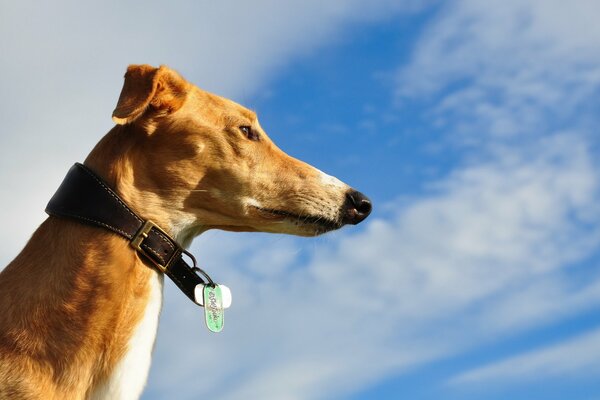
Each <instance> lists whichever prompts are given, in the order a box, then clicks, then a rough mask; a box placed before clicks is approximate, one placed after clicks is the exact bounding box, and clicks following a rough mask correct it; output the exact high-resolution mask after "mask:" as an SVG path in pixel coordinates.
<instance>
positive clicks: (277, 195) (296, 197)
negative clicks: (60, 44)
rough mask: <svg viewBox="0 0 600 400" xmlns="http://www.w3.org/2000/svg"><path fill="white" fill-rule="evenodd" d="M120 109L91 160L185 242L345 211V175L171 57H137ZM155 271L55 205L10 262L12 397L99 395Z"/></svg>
mask: <svg viewBox="0 0 600 400" xmlns="http://www.w3.org/2000/svg"><path fill="white" fill-rule="evenodd" d="M113 119H114V120H115V122H116V123H117V125H116V126H115V127H114V128H113V129H112V130H111V131H110V132H109V133H108V134H107V135H106V136H105V137H104V138H103V139H102V140H101V141H100V142H99V143H98V145H97V146H96V148H95V149H94V150H93V151H92V152H91V154H90V155H89V156H88V158H87V159H86V160H85V164H86V165H87V166H89V167H90V168H92V169H93V170H94V171H96V172H97V173H98V174H99V175H100V176H102V177H103V178H104V179H105V180H106V181H107V182H108V183H109V184H110V185H111V186H112V187H113V188H115V190H116V191H117V192H118V193H119V194H120V195H121V196H122V198H123V199H124V200H125V201H126V202H127V203H128V204H129V205H130V206H131V207H132V208H133V209H134V210H135V211H136V212H137V213H138V214H139V215H141V216H142V217H143V218H146V219H152V220H153V221H155V222H157V223H158V224H159V225H160V226H161V227H162V228H163V229H165V230H166V231H167V232H169V233H170V234H172V235H175V236H176V237H177V238H178V240H180V241H181V242H183V244H184V245H189V243H190V242H191V240H192V238H193V237H195V236H197V235H198V234H199V233H201V232H203V231H205V230H207V229H212V228H219V229H225V230H230V231H266V232H279V233H291V234H296V235H305V236H311V235H316V234H319V233H322V232H324V231H326V230H330V229H334V228H337V227H339V226H341V225H342V223H341V220H342V215H340V214H341V211H340V209H341V206H342V204H343V203H344V199H345V193H346V191H347V190H348V187H347V186H345V185H324V184H323V182H322V175H323V174H322V173H320V171H318V170H316V169H315V168H313V167H311V166H309V165H307V164H305V163H303V162H301V161H299V160H296V159H294V158H291V157H289V156H288V155H286V154H285V153H284V152H282V151H281V150H280V149H279V148H277V147H276V146H275V144H273V142H271V140H270V139H269V138H268V137H267V135H266V134H265V132H264V131H263V130H262V129H261V127H260V125H259V123H258V120H257V118H256V115H255V114H254V113H253V112H252V111H250V110H247V109H245V108H243V107H242V106H240V105H238V104H236V103H234V102H232V101H230V100H227V99H224V98H221V97H218V96H216V95H213V94H210V93H207V92H205V91H203V90H201V89H199V88H197V87H195V86H193V85H192V84H190V83H188V82H187V81H185V80H184V79H183V78H182V77H181V76H179V75H178V74H177V73H176V72H175V71H173V70H171V69H169V68H167V67H164V66H163V67H160V68H153V67H151V66H146V65H142V66H130V67H129V68H128V71H127V73H126V76H125V83H124V86H123V90H122V92H121V96H120V98H119V101H118V104H117V107H116V109H115V111H114V113H113ZM240 126H251V127H252V128H253V129H254V130H255V131H256V132H257V133H258V134H259V135H260V140H258V141H253V140H249V139H248V138H247V137H245V136H244V135H243V133H242V132H241V131H240V128H239V127H240ZM273 210H278V211H285V212H287V213H290V214H293V215H295V217H289V216H285V215H281V213H277V212H273ZM305 217H306V218H305ZM308 217H312V219H311V218H308ZM314 217H317V219H320V218H322V219H323V220H328V221H331V222H332V223H333V224H332V225H331V226H328V227H327V226H326V227H323V226H322V225H320V224H319V223H318V221H317V222H315V218H314ZM303 219H304V220H303ZM153 274H157V272H156V271H155V270H154V269H152V268H150V267H149V266H148V265H146V263H145V262H144V261H143V260H142V259H140V257H139V256H138V255H137V254H136V253H135V252H134V251H133V250H132V249H131V248H130V247H129V245H128V243H127V241H126V240H124V239H122V238H121V237H118V236H116V235H114V234H112V233H110V232H108V231H104V230H102V229H99V228H96V227H90V226H86V225H83V224H80V223H78V222H75V221H71V220H66V219H60V218H55V217H49V218H48V219H47V220H46V221H45V222H44V223H42V225H41V226H40V227H39V228H38V229H37V231H36V232H35V233H34V234H33V236H32V238H31V239H30V241H29V242H28V244H27V245H26V246H25V248H24V249H23V250H22V251H21V253H20V254H19V255H18V256H17V257H16V258H15V259H14V260H13V261H12V262H11V263H10V264H9V265H8V266H7V267H6V268H5V269H4V270H3V271H2V272H1V273H0V309H1V310H2V311H1V312H0V398H2V399H4V398H10V399H31V398H43V399H82V398H86V397H89V396H90V395H91V394H92V392H93V391H94V390H95V388H96V387H98V385H101V384H102V383H103V382H104V381H105V380H106V379H108V377H109V376H110V374H111V373H112V372H113V370H114V368H115V366H116V365H117V364H118V362H119V361H120V360H121V359H122V358H123V355H124V354H125V352H126V351H127V345H128V341H129V339H130V337H131V335H132V332H133V330H134V328H135V326H136V325H137V324H138V322H139V321H140V319H141V317H142V314H143V310H144V309H145V307H146V303H147V302H148V296H149V290H150V289H149V280H150V278H151V277H152V275H153Z"/></svg>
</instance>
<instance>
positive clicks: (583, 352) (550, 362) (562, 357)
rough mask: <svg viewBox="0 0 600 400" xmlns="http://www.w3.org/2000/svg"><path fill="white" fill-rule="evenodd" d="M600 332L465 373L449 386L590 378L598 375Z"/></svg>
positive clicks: (594, 331) (599, 367)
mask: <svg viewBox="0 0 600 400" xmlns="http://www.w3.org/2000/svg"><path fill="white" fill-rule="evenodd" d="M598 371H600V330H598V329H596V330H593V331H590V332H587V333H585V334H583V335H580V336H577V337H574V338H570V339H568V340H565V341H564V342H560V343H557V344H554V345H551V346H548V347H544V348H542V349H538V350H534V351H529V352H526V353H525V354H522V355H519V356H516V357H511V358H508V359H505V360H502V361H500V362H496V363H493V364H491V365H486V366H483V367H480V368H477V369H475V370H472V371H467V372H465V373H463V374H461V375H458V376H456V377H455V378H453V379H452V380H451V381H450V383H452V384H467V383H468V384H475V383H477V384H480V383H485V384H487V385H489V384H500V383H504V384H506V383H514V382H518V383H522V382H526V381H530V380H536V381H540V380H541V381H543V380H547V379H553V378H554V379H555V378H563V379H564V378H570V379H572V378H575V379H578V378H579V379H581V378H590V377H597V376H598V375H599V374H600V373H599V372H598Z"/></svg>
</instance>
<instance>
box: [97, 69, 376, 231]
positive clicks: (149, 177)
mask: <svg viewBox="0 0 600 400" xmlns="http://www.w3.org/2000/svg"><path fill="white" fill-rule="evenodd" d="M113 120H114V121H115V122H116V123H117V127H115V128H114V129H113V130H112V131H111V132H110V133H109V135H107V137H105V139H104V140H103V141H101V142H100V144H99V145H98V146H97V148H96V150H95V151H94V152H92V154H91V155H90V157H88V160H86V163H88V164H92V165H93V166H95V167H96V169H98V168H102V167H101V166H100V165H99V164H100V160H101V159H103V160H104V161H103V162H104V163H106V159H107V158H108V159H111V158H112V159H113V160H112V161H111V165H113V167H112V168H113V169H118V170H113V171H112V173H111V174H109V175H114V177H113V180H114V183H115V185H116V186H117V188H118V191H120V192H121V195H122V196H123V197H125V198H126V199H127V200H128V201H130V202H131V203H132V206H133V207H135V208H136V209H137V211H138V212H139V213H140V214H141V215H144V216H146V217H148V218H150V217H151V218H153V219H154V220H156V221H161V223H163V224H165V225H164V228H165V229H168V230H171V231H172V233H173V234H175V235H176V236H177V237H179V239H180V240H181V241H182V242H186V241H187V240H191V238H192V237H193V236H195V235H197V234H198V233H200V232H202V231H204V230H206V229H211V228H219V229H224V230H230V231H262V232H274V233H289V234H294V235H301V236H314V235H318V234H321V233H324V232H327V231H330V230H334V229H338V228H340V227H342V226H343V225H345V224H357V223H359V222H361V221H362V220H364V219H365V218H366V217H367V216H368V215H369V213H370V212H371V202H370V201H369V199H368V198H367V197H366V196H364V195H363V194H361V193H360V192H358V191H356V190H354V189H352V188H351V187H349V186H348V185H346V184H344V183H342V182H341V181H339V180H338V179H336V178H334V177H332V176H329V175H327V174H325V173H323V172H321V171H320V170H318V169H316V168H315V167H312V166H310V165H308V164H306V163H304V162H302V161H300V160H297V159H295V158H293V157H290V156H289V155H287V154H286V153H284V152H283V151H282V150H280V149H279V148H278V147H277V146H276V145H275V144H274V143H273V142H272V141H271V139H269V137H268V136H267V134H266V133H265V132H264V130H263V129H262V128H261V126H260V124H259V122H258V119H257V116H256V114H255V113H254V112H252V111H251V110H248V109H246V108H244V107H242V106H240V105H239V104H237V103H235V102H233V101H231V100H227V99H225V98H222V97H219V96H216V95H214V94H211V93H208V92H206V91H204V90H201V89H199V88H198V87H196V86H194V85H192V84H190V83H189V82H187V81H186V80H185V79H183V78H182V77H181V76H180V75H179V74H178V73H177V72H175V71H173V70H171V69H169V68H168V67H165V66H161V67H160V68H154V67H151V66H148V65H132V66H130V67H129V68H128V70H127V73H126V74H125V82H124V85H123V89H122V92H121V95H120V97H119V100H118V104H117V107H116V109H115V110H114V112H113ZM117 175H118V178H117V177H116V176H117Z"/></svg>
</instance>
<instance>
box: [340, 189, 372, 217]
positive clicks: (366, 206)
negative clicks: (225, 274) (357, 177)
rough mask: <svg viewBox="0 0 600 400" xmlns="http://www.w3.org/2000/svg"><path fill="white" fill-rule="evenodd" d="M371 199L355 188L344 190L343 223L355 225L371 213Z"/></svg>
mask: <svg viewBox="0 0 600 400" xmlns="http://www.w3.org/2000/svg"><path fill="white" fill-rule="evenodd" d="M372 208H373V206H372V205H371V200H369V198H368V197H367V196H365V195H364V194H362V193H361V192H359V191H356V190H350V191H348V192H346V202H345V204H344V218H343V222H344V224H352V225H356V224H358V223H359V222H362V221H363V220H364V219H365V218H367V217H368V216H369V214H371V209H372Z"/></svg>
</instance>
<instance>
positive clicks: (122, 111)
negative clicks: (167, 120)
mask: <svg viewBox="0 0 600 400" xmlns="http://www.w3.org/2000/svg"><path fill="white" fill-rule="evenodd" d="M186 93H187V82H186V81H185V79H183V78H182V77H181V76H180V75H179V74H178V73H177V72H175V71H173V70H172V69H170V68H168V67H166V66H164V65H162V66H160V68H154V67H152V66H150V65H130V66H129V67H128V68H127V72H126V73H125V82H124V83H123V89H121V95H120V96H119V101H118V102H117V107H116V108H115V110H114V111H113V114H112V119H113V121H114V122H115V123H116V124H119V125H124V124H129V123H131V122H133V121H135V120H136V119H138V118H139V117H141V116H142V115H143V114H144V113H145V112H146V111H148V110H149V109H152V110H154V111H160V112H162V113H171V112H173V111H176V110H178V109H179V108H180V107H181V106H182V104H183V102H184V101H185V96H186Z"/></svg>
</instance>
